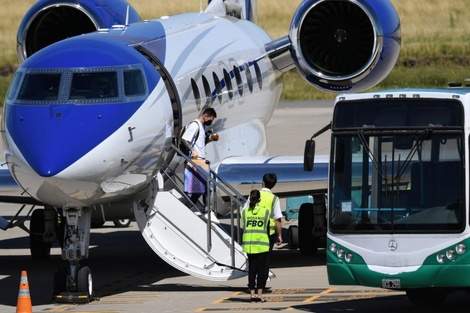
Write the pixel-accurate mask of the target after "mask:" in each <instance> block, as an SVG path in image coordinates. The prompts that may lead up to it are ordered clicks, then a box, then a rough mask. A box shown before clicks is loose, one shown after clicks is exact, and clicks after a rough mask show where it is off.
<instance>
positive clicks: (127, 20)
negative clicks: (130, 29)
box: [125, 5, 129, 26]
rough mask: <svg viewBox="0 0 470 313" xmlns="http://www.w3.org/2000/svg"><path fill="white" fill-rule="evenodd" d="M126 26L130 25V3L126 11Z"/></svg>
mask: <svg viewBox="0 0 470 313" xmlns="http://www.w3.org/2000/svg"><path fill="white" fill-rule="evenodd" d="M125 25H126V26H129V5H127V11H126V24H125Z"/></svg>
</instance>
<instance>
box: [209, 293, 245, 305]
mask: <svg viewBox="0 0 470 313" xmlns="http://www.w3.org/2000/svg"><path fill="white" fill-rule="evenodd" d="M239 294H241V292H240V291H236V292H234V293H232V294H231V295H230V296H228V297H223V298H220V299H218V300H215V301H214V302H212V304H220V303H222V302H224V301H225V300H228V299H230V298H231V297H236V296H238V295H239Z"/></svg>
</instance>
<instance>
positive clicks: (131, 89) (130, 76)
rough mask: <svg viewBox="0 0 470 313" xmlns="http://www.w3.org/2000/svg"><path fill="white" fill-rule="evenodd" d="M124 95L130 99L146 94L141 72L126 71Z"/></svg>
mask: <svg viewBox="0 0 470 313" xmlns="http://www.w3.org/2000/svg"><path fill="white" fill-rule="evenodd" d="M124 94H125V95H126V96H128V97H129V96H141V95H144V94H145V83H144V76H143V74H142V71H141V70H131V71H124Z"/></svg>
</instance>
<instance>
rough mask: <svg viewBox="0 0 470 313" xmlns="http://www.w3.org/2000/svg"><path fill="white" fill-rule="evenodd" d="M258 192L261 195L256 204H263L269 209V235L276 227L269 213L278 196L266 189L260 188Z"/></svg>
mask: <svg viewBox="0 0 470 313" xmlns="http://www.w3.org/2000/svg"><path fill="white" fill-rule="evenodd" d="M259 193H260V195H261V201H260V202H259V203H258V205H261V206H264V207H265V208H266V209H268V210H269V217H270V218H269V235H270V236H271V235H274V233H275V232H276V228H275V226H274V223H275V220H274V218H272V217H271V215H272V212H273V209H274V206H275V205H276V202H277V201H279V197H278V196H276V195H274V194H273V193H272V192H269V191H267V190H260V192H259Z"/></svg>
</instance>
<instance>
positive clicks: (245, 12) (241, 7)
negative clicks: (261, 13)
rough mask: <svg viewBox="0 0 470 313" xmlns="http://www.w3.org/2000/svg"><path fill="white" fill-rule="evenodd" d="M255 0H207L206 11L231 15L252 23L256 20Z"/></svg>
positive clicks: (256, 8)
mask: <svg viewBox="0 0 470 313" xmlns="http://www.w3.org/2000/svg"><path fill="white" fill-rule="evenodd" d="M257 3H258V1H257V0H209V3H208V6H207V8H206V10H205V12H206V13H212V14H221V15H231V16H235V17H237V18H239V19H243V20H248V21H251V22H253V23H256V22H257V21H258V5H257Z"/></svg>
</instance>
